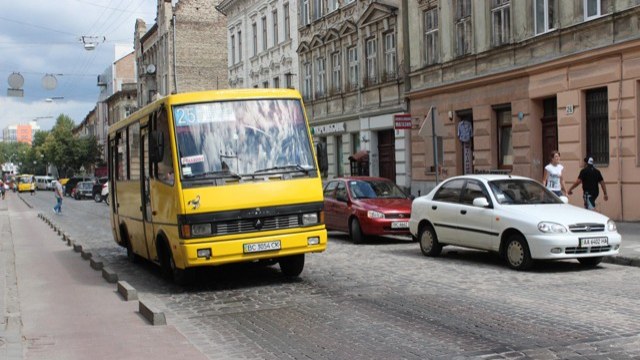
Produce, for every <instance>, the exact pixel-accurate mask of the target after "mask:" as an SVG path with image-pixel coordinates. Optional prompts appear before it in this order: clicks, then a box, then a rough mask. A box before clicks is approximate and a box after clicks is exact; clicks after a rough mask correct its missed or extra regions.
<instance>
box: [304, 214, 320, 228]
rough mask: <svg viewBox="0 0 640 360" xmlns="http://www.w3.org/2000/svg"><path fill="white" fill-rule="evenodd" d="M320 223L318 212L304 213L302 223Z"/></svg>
mask: <svg viewBox="0 0 640 360" xmlns="http://www.w3.org/2000/svg"><path fill="white" fill-rule="evenodd" d="M317 223H318V213H308V214H302V225H314V224H317Z"/></svg>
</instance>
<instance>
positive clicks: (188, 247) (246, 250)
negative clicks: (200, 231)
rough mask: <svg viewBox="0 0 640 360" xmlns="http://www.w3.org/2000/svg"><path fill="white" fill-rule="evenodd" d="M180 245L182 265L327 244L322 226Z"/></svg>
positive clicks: (286, 252)
mask: <svg viewBox="0 0 640 360" xmlns="http://www.w3.org/2000/svg"><path fill="white" fill-rule="evenodd" d="M179 246H180V253H181V254H182V259H183V262H182V263H183V266H182V267H183V268H188V267H194V266H210V265H223V264H231V263H237V262H249V261H256V260H261V259H276V258H279V257H283V256H289V255H298V254H305V253H311V252H322V251H324V250H325V249H326V248H327V231H326V230H324V229H322V230H312V231H304V232H299V233H292V234H280V235H269V236H260V237H247V238H244V239H237V240H217V241H206V242H198V243H182V244H181V245H179ZM207 255H209V256H207ZM176 265H177V266H178V267H180V261H179V259H176Z"/></svg>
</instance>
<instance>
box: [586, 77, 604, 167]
mask: <svg viewBox="0 0 640 360" xmlns="http://www.w3.org/2000/svg"><path fill="white" fill-rule="evenodd" d="M586 103H587V104H586V105H587V154H589V155H590V156H592V157H593V160H594V161H595V163H596V164H608V163H609V106H608V97H607V88H606V87H605V88H600V89H594V90H589V91H587V94H586Z"/></svg>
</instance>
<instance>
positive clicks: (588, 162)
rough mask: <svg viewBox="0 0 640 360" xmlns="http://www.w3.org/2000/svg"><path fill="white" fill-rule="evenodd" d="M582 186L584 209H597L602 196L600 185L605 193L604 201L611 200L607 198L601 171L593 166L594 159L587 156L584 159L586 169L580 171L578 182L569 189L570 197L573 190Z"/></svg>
mask: <svg viewBox="0 0 640 360" xmlns="http://www.w3.org/2000/svg"><path fill="white" fill-rule="evenodd" d="M580 184H582V198H583V199H584V208H585V209H589V210H593V209H595V208H596V199H597V198H598V195H599V194H600V190H599V189H598V184H600V186H601V187H602V192H603V193H604V201H607V200H609V196H607V187H606V185H605V184H604V179H603V178H602V174H601V173H600V170H598V169H596V167H595V166H593V158H592V157H590V156H587V157H586V158H584V168H583V169H582V170H580V174H579V175H578V178H577V179H576V181H575V182H574V183H573V185H571V187H570V188H569V195H571V194H572V193H573V189H574V188H576V187H577V186H578V185H580Z"/></svg>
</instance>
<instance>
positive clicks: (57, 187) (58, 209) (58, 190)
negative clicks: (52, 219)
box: [53, 180, 63, 214]
mask: <svg viewBox="0 0 640 360" xmlns="http://www.w3.org/2000/svg"><path fill="white" fill-rule="evenodd" d="M62 191H63V190H62V184H60V181H58V180H54V181H53V192H54V194H55V196H56V206H54V207H53V212H55V213H56V214H60V213H62V196H63V195H62Z"/></svg>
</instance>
